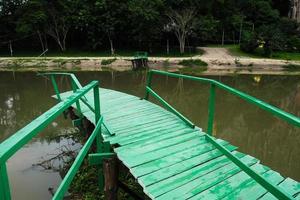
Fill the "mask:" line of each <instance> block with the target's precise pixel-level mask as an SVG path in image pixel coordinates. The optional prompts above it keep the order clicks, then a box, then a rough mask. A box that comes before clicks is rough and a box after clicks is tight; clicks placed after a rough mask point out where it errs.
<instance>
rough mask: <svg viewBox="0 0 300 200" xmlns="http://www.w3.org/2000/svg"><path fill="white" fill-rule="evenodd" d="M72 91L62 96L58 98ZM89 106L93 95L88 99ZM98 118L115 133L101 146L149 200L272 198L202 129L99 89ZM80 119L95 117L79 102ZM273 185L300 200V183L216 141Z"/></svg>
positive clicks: (137, 100)
mask: <svg viewBox="0 0 300 200" xmlns="http://www.w3.org/2000/svg"><path fill="white" fill-rule="evenodd" d="M70 94H71V92H66V93H63V94H61V97H62V99H64V98H66V97H68V96H69V95H70ZM86 97H87V99H88V100H89V102H90V103H91V104H93V103H92V102H93V94H92V92H90V93H88V94H87V95H86ZM100 101H101V113H102V115H103V116H104V120H105V122H106V123H107V124H108V125H109V126H110V128H111V129H112V130H113V132H114V133H115V135H114V136H109V135H108V134H107V133H106V132H103V137H104V140H105V141H109V142H110V144H112V145H113V144H115V145H116V147H115V148H114V151H115V152H116V154H117V156H118V158H119V159H120V160H121V161H122V162H123V163H124V165H125V166H127V167H128V168H129V170H130V172H131V173H132V175H133V176H134V177H135V178H136V179H137V180H138V182H139V184H140V185H141V186H142V187H143V189H144V192H145V194H147V195H148V196H149V197H150V198H152V199H166V200H169V199H276V198H275V197H274V196H273V195H272V194H271V193H269V192H268V191H267V190H266V189H265V188H264V187H262V186H261V185H260V184H258V183H257V182H256V181H255V180H253V179H252V178H251V177H250V176H248V175H247V174H246V173H245V172H243V171H242V170H241V169H240V168H239V167H238V166H237V165H235V164H234V163H233V162H232V161H231V160H230V159H228V158H227V157H226V156H225V155H223V154H222V153H221V151H219V150H218V149H216V148H215V146H214V145H213V144H211V143H210V142H209V141H208V140H207V139H206V138H205V137H204V135H205V133H204V132H203V131H202V130H201V129H200V128H197V127H196V128H195V129H193V128H190V127H189V126H187V125H186V124H185V123H184V122H183V121H182V120H181V119H180V118H178V117H177V116H176V115H174V114H173V113H171V112H169V111H167V110H165V109H164V108H162V107H160V106H158V105H155V104H153V103H151V102H149V101H146V100H140V98H138V97H135V96H132V95H128V94H125V93H121V92H117V91H113V90H108V89H100ZM81 109H82V112H83V114H84V115H85V116H86V117H87V118H88V119H89V120H90V121H91V122H94V113H93V112H91V111H90V110H89V109H88V108H87V107H86V106H85V105H84V104H82V103H81ZM216 140H217V142H218V143H219V144H222V145H224V146H225V147H226V148H227V149H228V150H229V151H231V152H232V153H233V154H234V155H236V156H237V157H239V158H240V159H241V160H242V161H243V162H244V163H245V164H247V165H248V166H250V167H251V168H252V169H253V170H255V171H256V172H257V173H259V174H261V175H262V176H263V177H265V178H266V179H267V180H268V181H270V182H271V183H273V184H275V185H278V186H279V187H280V188H281V189H283V190H284V191H285V192H287V193H288V194H290V195H291V196H293V197H294V198H295V199H300V184H299V183H298V182H297V181H294V180H292V179H290V178H284V177H282V176H281V175H280V174H279V173H277V172H275V171H273V170H271V169H270V168H268V167H266V166H264V165H262V164H260V162H259V160H257V159H256V158H254V157H251V156H249V155H245V154H243V153H240V152H238V151H237V147H235V146H233V145H231V144H229V143H228V142H227V141H224V140H221V139H216Z"/></svg>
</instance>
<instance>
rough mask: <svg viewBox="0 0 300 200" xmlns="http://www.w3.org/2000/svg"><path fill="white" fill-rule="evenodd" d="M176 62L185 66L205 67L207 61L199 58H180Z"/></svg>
mask: <svg viewBox="0 0 300 200" xmlns="http://www.w3.org/2000/svg"><path fill="white" fill-rule="evenodd" d="M178 64H179V65H183V66H186V67H207V63H206V62H204V61H202V60H200V59H189V60H182V61H180V62H179V63H178Z"/></svg>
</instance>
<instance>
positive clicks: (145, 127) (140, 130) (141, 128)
mask: <svg viewBox="0 0 300 200" xmlns="http://www.w3.org/2000/svg"><path fill="white" fill-rule="evenodd" d="M157 120H158V121H157ZM109 124H110V125H111V123H109ZM151 124H155V125H151ZM162 124H165V125H166V126H170V125H174V124H177V125H178V124H183V123H181V122H180V123H179V122H178V120H169V119H168V118H159V117H158V118H156V119H155V120H153V121H152V122H148V123H147V124H144V125H143V124H141V125H137V126H135V127H130V126H128V127H127V128H126V129H125V130H120V129H116V128H115V127H114V128H112V129H113V130H114V132H116V133H117V136H110V137H107V138H105V140H110V139H112V138H113V137H118V138H119V139H120V138H121V137H122V136H124V135H125V134H126V135H132V134H139V133H143V132H145V131H149V130H152V129H154V130H155V129H157V128H161V126H164V125H162ZM182 127H183V126H182Z"/></svg>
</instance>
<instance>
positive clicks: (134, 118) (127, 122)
mask: <svg viewBox="0 0 300 200" xmlns="http://www.w3.org/2000/svg"><path fill="white" fill-rule="evenodd" d="M104 117H105V119H106V120H107V121H108V122H110V123H111V125H112V127H114V129H115V130H120V129H123V130H124V128H125V127H135V126H136V125H139V124H143V122H144V123H151V122H152V121H153V120H155V119H157V118H160V119H165V118H168V115H164V114H163V113H162V112H160V111H156V110H151V109H149V110H143V111H141V112H140V113H137V114H134V115H131V116H130V117H128V118H127V117H121V118H120V117H118V118H115V119H111V118H109V117H107V116H106V115H104Z"/></svg>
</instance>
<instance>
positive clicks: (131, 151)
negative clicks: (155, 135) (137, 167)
mask: <svg viewBox="0 0 300 200" xmlns="http://www.w3.org/2000/svg"><path fill="white" fill-rule="evenodd" d="M201 135H204V133H199V132H198V131H193V130H190V131H189V132H187V133H185V134H181V135H179V136H177V137H172V138H169V139H167V140H163V141H159V142H156V143H154V144H153V143H152V144H148V145H144V146H142V147H140V148H138V147H133V148H128V149H127V150H126V151H121V152H120V151H119V152H118V156H120V157H135V156H139V154H144V153H149V152H152V151H157V150H160V149H163V148H166V147H170V146H173V145H176V144H178V143H181V142H185V141H188V140H191V139H193V138H195V137H196V136H201Z"/></svg>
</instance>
